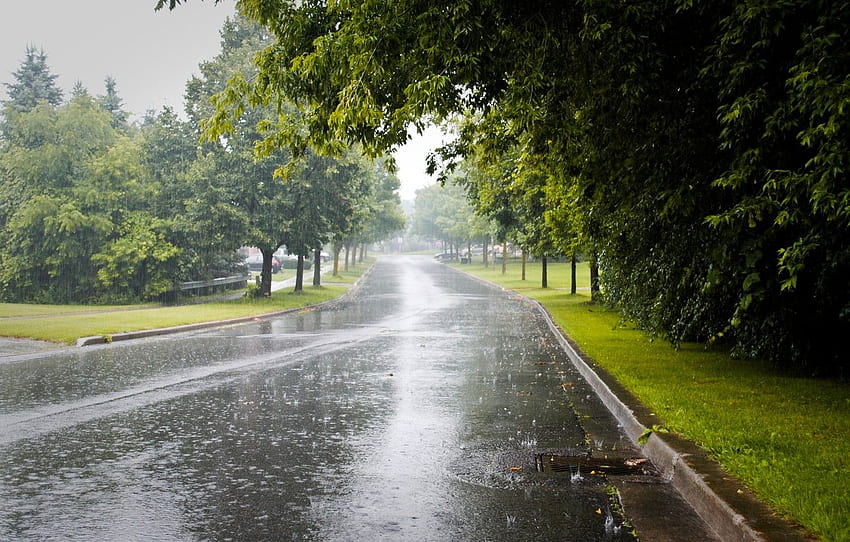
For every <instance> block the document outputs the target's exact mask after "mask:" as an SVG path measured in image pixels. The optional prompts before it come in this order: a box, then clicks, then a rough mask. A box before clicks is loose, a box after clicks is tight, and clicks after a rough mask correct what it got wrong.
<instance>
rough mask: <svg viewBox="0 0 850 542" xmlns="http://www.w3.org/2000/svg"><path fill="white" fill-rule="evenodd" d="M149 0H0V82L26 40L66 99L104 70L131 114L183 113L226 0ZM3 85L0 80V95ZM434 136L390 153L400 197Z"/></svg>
mask: <svg viewBox="0 0 850 542" xmlns="http://www.w3.org/2000/svg"><path fill="white" fill-rule="evenodd" d="M155 4H156V0H0V13H2V17H0V83H11V82H13V80H14V77H13V75H12V74H13V72H15V71H16V70H17V69H18V68H19V67H20V65H21V62H22V61H23V59H24V54H25V52H26V48H27V46H28V45H34V46H35V47H36V48H39V49H43V50H44V52H45V53H46V54H47V63H48V65H49V66H50V69H51V71H52V73H54V74H56V75H58V76H59V78H58V80H57V82H58V84H59V87H60V88H61V89H62V91H63V92H64V95H65V97H66V98H67V97H68V95H69V94H70V91H71V88H73V86H74V82H75V81H77V80H79V81H81V82H82V83H83V85H84V86H85V87H86V88H87V89H88V91H89V93H91V94H92V95H98V94H103V93H104V87H103V81H104V79H105V78H106V77H107V76H110V75H111V76H112V77H113V78H115V81H116V83H117V86H118V95H119V96H120V97H121V99H122V100H123V102H124V108H125V110H127V111H128V112H129V113H130V114H131V115H132V116H133V117H134V118H140V117H141V116H142V115H143V114H144V113H145V111H147V110H148V109H154V110H159V109H160V108H161V107H162V106H163V105H169V106H171V107H173V108H174V109H175V110H176V111H177V112H178V113H180V114H182V112H183V92H184V90H185V85H186V81H187V80H188V79H189V77H190V76H191V75H192V74H193V73H199V72H198V64H200V63H201V62H203V61H205V60H210V59H212V58H213V57H214V56H215V55H216V54H218V52H219V47H220V43H219V30H220V29H221V26H222V24H223V23H224V21H225V19H226V18H227V17H228V16H232V15H233V14H234V13H235V7H234V6H235V2H234V1H233V0H222V1H221V2H219V3H218V4H217V5H216V4H214V2H213V0H204V1H200V0H188V1H187V2H185V3H184V4H183V5H181V6H178V7H177V9H175V10H174V11H168V10H167V9H163V10H162V11H157V12H155V11H154V9H153V7H154V5H155ZM5 98H6V87H5V86H0V99H5ZM439 141H440V137H439V132H438V131H436V130H433V131H429V132H428V134H427V136H426V137H425V138H417V139H416V140H415V141H414V142H413V143H411V144H409V145H407V146H406V147H405V148H403V149H401V150H400V151H399V152H398V153H396V159H397V160H398V164H399V173H398V175H399V178H400V179H401V181H402V190H401V196H402V199H413V197H414V195H415V190H416V189H417V188H420V187H422V186H424V185H426V184H431V183H433V182H434V181H433V179H432V178H430V177H428V176H427V175H425V173H424V169H425V155H426V154H427V153H428V151H429V150H431V149H432V148H433V147H434V146H436V145H438V144H439Z"/></svg>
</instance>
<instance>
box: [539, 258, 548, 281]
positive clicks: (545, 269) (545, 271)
mask: <svg viewBox="0 0 850 542" xmlns="http://www.w3.org/2000/svg"><path fill="white" fill-rule="evenodd" d="M540 263H541V264H542V267H543V280H542V281H541V285H540V287H541V288H548V287H549V269H548V267H549V266H548V262H547V258H546V256H542V257H541V258H540Z"/></svg>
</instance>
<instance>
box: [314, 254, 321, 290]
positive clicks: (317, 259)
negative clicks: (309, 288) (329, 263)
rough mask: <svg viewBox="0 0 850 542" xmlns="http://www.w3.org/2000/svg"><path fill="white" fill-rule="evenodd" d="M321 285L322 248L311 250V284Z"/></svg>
mask: <svg viewBox="0 0 850 542" xmlns="http://www.w3.org/2000/svg"><path fill="white" fill-rule="evenodd" d="M321 285H322V250H321V249H318V248H317V249H316V250H314V251H313V286H321Z"/></svg>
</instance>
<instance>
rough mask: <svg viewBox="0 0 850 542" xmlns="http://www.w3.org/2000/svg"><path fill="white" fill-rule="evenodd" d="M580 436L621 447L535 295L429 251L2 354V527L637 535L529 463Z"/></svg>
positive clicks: (347, 535)
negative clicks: (156, 334) (340, 292)
mask: <svg viewBox="0 0 850 542" xmlns="http://www.w3.org/2000/svg"><path fill="white" fill-rule="evenodd" d="M589 427H590V428H592V431H591V432H588V431H589V429H588V428H589ZM591 451H592V452H593V453H594V456H599V455H600V454H607V453H610V454H611V455H612V456H617V457H627V456H629V455H632V454H636V453H637V452H636V451H635V450H633V449H632V448H631V446H630V445H629V444H628V443H627V442H625V441H624V440H623V438H622V436H621V435H620V434H619V432H618V430H617V428H616V424H615V423H614V422H613V420H611V419H610V417H609V416H608V415H607V414H606V413H605V412H603V411H602V409H601V408H600V406H599V405H598V404H597V401H596V399H595V396H593V395H592V394H591V393H590V392H589V391H588V390H587V388H586V387H585V386H584V384H583V382H582V381H581V379H580V377H579V376H578V375H577V373H575V371H574V370H573V368H572V366H571V365H570V363H569V361H568V360H567V358H566V356H565V355H564V353H563V352H562V351H561V349H560V348H559V347H558V343H557V341H556V340H554V338H553V337H552V335H551V332H550V330H549V329H548V327H547V325H546V323H545V322H544V321H543V319H542V318H541V317H540V315H539V314H538V313H537V312H536V310H535V309H534V308H533V307H532V306H530V305H528V304H527V303H526V302H525V301H523V300H522V299H521V298H519V297H517V296H514V295H511V294H509V293H505V292H503V291H501V290H499V289H496V288H493V287H490V286H486V285H483V284H481V283H479V282H477V281H474V280H472V279H470V278H468V277H466V276H464V275H462V274H459V273H457V272H455V271H453V270H451V269H448V268H446V267H444V266H442V265H440V264H437V263H434V262H432V261H430V260H429V259H427V258H416V257H386V258H381V259H380V260H379V261H378V263H376V264H375V266H374V268H373V270H372V272H371V273H370V274H369V276H368V277H367V278H366V279H365V280H364V281H363V282H362V284H361V286H360V287H359V289H358V291H357V293H356V294H355V295H353V296H350V297H349V298H348V299H347V300H345V301H344V302H341V303H339V304H337V305H334V306H332V307H329V308H326V309H322V310H312V311H303V312H301V313H298V314H293V315H289V316H285V317H281V318H276V319H272V320H267V321H258V322H256V323H253V324H248V325H240V326H234V327H229V328H220V329H217V330H214V331H207V332H203V333H194V334H182V335H173V336H167V337H160V338H156V339H147V340H143V341H130V342H127V343H123V344H117V343H116V344H112V345H105V346H102V347H88V348H78V349H63V350H61V351H56V352H47V353H45V354H44V355H40V356H35V357H33V356H29V357H26V358H15V357H9V358H7V359H5V360H3V361H2V362H0V540H39V541H47V540H92V541H94V540H323V541H324V540H411V541H430V540H434V541H443V540H574V541H594V540H633V539H634V538H633V535H632V534H631V532H630V529H629V527H628V525H627V526H622V522H623V517H622V516H621V515H620V514H618V511H617V506H616V500H614V501H612V497H611V496H610V495H609V493H610V489H609V488H610V481H609V480H608V479H606V478H605V477H601V476H595V475H592V474H591V473H589V472H579V473H576V472H573V473H570V472H537V470H536V469H535V454H539V453H553V454H565V455H581V454H585V453H588V452H591ZM647 484H648V485H653V484H654V485H659V486H660V485H663V484H662V482H661V481H659V480H657V481H648V482H647Z"/></svg>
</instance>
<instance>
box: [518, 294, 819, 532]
mask: <svg viewBox="0 0 850 542" xmlns="http://www.w3.org/2000/svg"><path fill="white" fill-rule="evenodd" d="M524 297H525V296H524ZM526 299H528V301H529V302H530V303H532V304H533V305H535V306H536V307H537V308H538V310H539V311H540V312H541V313H542V314H543V316H544V317H545V319H546V321H547V322H548V324H549V327H550V328H551V329H552V330H553V332H554V333H555V335H556V336H557V337H558V339H559V341H560V342H561V346H562V347H563V348H564V350H565V352H566V353H567V356H568V357H569V358H570V360H571V361H572V363H573V365H574V366H575V367H576V368H577V369H578V371H579V372H580V373H581V375H582V376H583V377H584V378H585V379H586V380H587V382H588V383H589V384H590V385H591V387H592V388H593V389H594V391H595V392H596V394H597V395H598V396H599V398H600V399H601V400H602V402H603V403H604V404H605V406H606V407H607V408H608V410H609V411H611V413H612V414H613V415H614V417H615V418H616V419H617V421H618V422H619V423H620V425H621V426H622V428H623V431H624V432H625V433H626V435H627V436H628V438H629V439H630V440H631V441H632V442H633V443H634V444H635V445H636V446H638V447H639V448H640V449H641V450H642V451H643V453H644V455H645V457H646V458H647V459H649V460H650V461H651V462H652V463H653V465H655V467H656V468H658V470H659V471H661V472H662V473H663V476H664V477H665V478H666V479H667V480H669V481H670V482H671V483H672V484H673V486H674V487H675V488H676V489H677V490H678V491H679V492H680V493H681V495H682V497H683V498H684V499H685V500H686V501H687V502H688V503H689V504H690V505H691V507H692V508H693V509H694V511H696V513H697V514H698V515H699V516H700V517H701V518H702V519H703V520H704V521H705V522H706V523H707V524H708V525H709V527H710V528H711V529H713V530H714V531H715V533H717V535H718V537H719V538H720V539H721V540H724V541H737V540H741V541H753V542H756V541H758V542H802V541H806V540H812V539H811V538H810V537H807V536H806V535H805V534H804V533H803V532H802V531H801V530H800V529H798V528H796V527H795V526H794V525H792V524H791V523H789V522H787V521H785V520H784V519H782V518H779V517H777V516H776V515H775V514H774V513H773V512H772V511H771V510H770V509H769V508H768V507H767V505H765V504H764V503H762V502H761V501H759V500H758V499H757V498H756V496H755V495H754V494H753V493H752V492H751V491H750V490H749V489H748V488H747V487H746V486H744V485H743V484H742V483H741V482H739V481H738V480H737V479H735V477H734V476H732V475H731V474H729V473H728V472H726V471H725V470H724V469H723V468H722V467H721V466H720V465H719V464H718V463H717V462H716V461H714V460H712V459H711V458H710V457H708V455H707V454H706V452H705V451H704V450H702V449H700V448H699V447H697V446H696V445H695V444H693V443H691V442H690V441H687V440H685V439H682V438H680V437H677V436H676V435H672V434H660V433H652V434H651V435H650V437H649V439H648V440H647V441H646V444H645V445H640V444H638V439H639V437H640V436H641V435H643V434H644V432H645V431H646V430H647V429H648V428H650V427H653V426H662V425H663V421H662V420H661V419H660V418H658V417H657V416H655V415H654V414H653V413H651V412H650V411H649V410H648V409H647V408H646V407H645V406H644V405H642V404H641V403H640V402H639V401H638V400H637V398H635V397H634V395H632V393H631V392H629V391H628V390H626V389H625V388H624V387H623V386H622V385H621V384H620V383H619V382H618V381H617V380H616V379H615V378H614V377H613V376H611V375H610V374H609V373H608V372H607V371H605V370H604V369H603V368H602V367H600V366H599V365H597V364H596V363H594V362H593V361H592V360H591V359H590V358H589V356H587V355H586V354H584V353H583V352H581V349H580V348H579V347H578V346H577V345H576V344H574V343H573V342H572V341H571V340H570V339H569V338H568V337H567V336H566V334H565V333H564V332H563V330H561V328H560V327H558V325H557V324H556V323H555V321H554V320H553V319H552V316H551V315H550V314H549V312H548V311H547V310H546V309H545V308H544V307H543V305H541V304H540V303H539V302H537V301H535V300H533V299H530V298H527V297H526ZM623 500H624V502H623V506H624V508H625V509H626V514H627V515H629V506H630V504H635V505H639V503H637V502H635V503H630V502H629V499H628V496H627V495H624V496H623ZM638 533H640V529H639V528H638Z"/></svg>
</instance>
